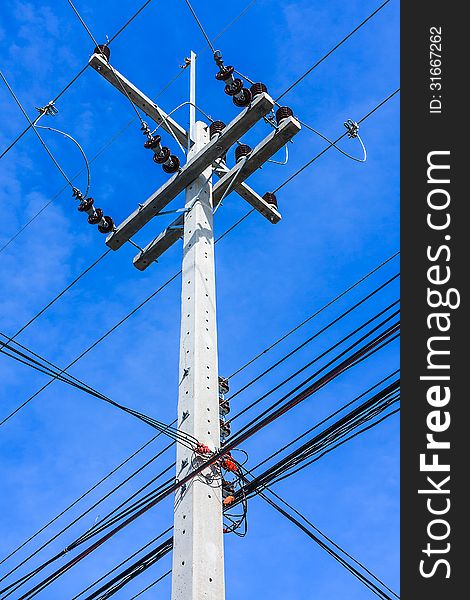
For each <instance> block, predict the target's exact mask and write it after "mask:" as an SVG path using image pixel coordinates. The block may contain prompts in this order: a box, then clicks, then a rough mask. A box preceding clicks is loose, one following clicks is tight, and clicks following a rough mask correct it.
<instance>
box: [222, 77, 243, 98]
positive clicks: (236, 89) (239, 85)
mask: <svg viewBox="0 0 470 600" xmlns="http://www.w3.org/2000/svg"><path fill="white" fill-rule="evenodd" d="M242 89H243V81H242V80H241V79H234V80H233V82H232V83H228V84H227V85H226V86H225V89H224V92H225V93H226V94H227V96H236V95H237V94H239V93H240V92H241V91H242Z"/></svg>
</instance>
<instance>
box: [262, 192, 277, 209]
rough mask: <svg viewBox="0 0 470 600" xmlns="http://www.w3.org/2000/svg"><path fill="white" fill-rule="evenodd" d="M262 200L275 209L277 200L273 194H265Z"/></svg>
mask: <svg viewBox="0 0 470 600" xmlns="http://www.w3.org/2000/svg"><path fill="white" fill-rule="evenodd" d="M263 200H265V201H266V202H267V203H268V204H271V206H274V208H277V199H276V195H275V194H274V193H273V192H266V194H264V196H263Z"/></svg>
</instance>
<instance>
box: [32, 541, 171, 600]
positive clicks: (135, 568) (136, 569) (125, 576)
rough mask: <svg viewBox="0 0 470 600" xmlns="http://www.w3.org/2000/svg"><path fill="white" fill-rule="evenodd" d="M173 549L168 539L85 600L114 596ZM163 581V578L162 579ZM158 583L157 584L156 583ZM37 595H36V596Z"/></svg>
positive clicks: (99, 599) (97, 599) (101, 599)
mask: <svg viewBox="0 0 470 600" xmlns="http://www.w3.org/2000/svg"><path fill="white" fill-rule="evenodd" d="M172 548H173V538H171V537H170V538H168V539H166V540H165V541H164V542H162V543H161V544H160V545H159V546H158V547H157V548H155V549H154V550H152V551H151V552H149V553H148V554H146V555H145V556H143V557H142V558H141V559H139V560H138V561H137V562H135V563H134V564H133V565H131V566H130V567H128V568H127V569H125V570H124V571H123V572H122V573H119V575H116V576H115V577H114V578H113V579H111V581H110V582H108V583H107V584H105V585H103V586H102V587H100V588H99V589H98V590H96V591H95V592H93V593H92V594H90V595H89V596H87V597H86V598H85V600H105V599H106V598H110V597H111V596H114V594H115V593H116V592H118V591H119V590H120V589H122V588H123V587H124V586H125V585H127V584H128V583H129V582H130V581H132V580H133V579H135V578H136V577H138V576H139V575H141V574H142V573H143V572H144V571H146V570H147V569H148V568H150V567H151V566H153V565H154V564H155V563H156V562H158V561H159V560H161V559H162V558H163V557H164V556H166V555H167V554H168V553H169V552H170V551H171V549H172ZM161 579H163V577H162V578H161ZM155 583H156V582H155ZM34 595H36V594H34ZM32 597H33V596H24V598H32Z"/></svg>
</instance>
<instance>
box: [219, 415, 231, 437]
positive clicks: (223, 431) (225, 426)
mask: <svg viewBox="0 0 470 600" xmlns="http://www.w3.org/2000/svg"><path fill="white" fill-rule="evenodd" d="M231 431H232V428H231V426H230V423H229V422H228V421H222V419H221V420H220V435H222V436H223V437H228V436H229V435H230V433H231Z"/></svg>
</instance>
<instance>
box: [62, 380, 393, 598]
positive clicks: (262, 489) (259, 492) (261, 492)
mask: <svg viewBox="0 0 470 600" xmlns="http://www.w3.org/2000/svg"><path fill="white" fill-rule="evenodd" d="M380 384H381V382H378V383H377V384H376V385H375V386H373V387H372V388H370V389H373V388H374V387H377V386H378V385H380ZM395 388H396V385H395ZM391 389H392V388H391ZM369 391H370V390H368V391H366V392H364V393H363V394H361V396H364V395H366V394H367V393H368V392H369ZM382 395H383V393H382ZM361 396H359V397H361ZM356 400H357V399H355V400H353V401H351V402H350V403H348V404H347V405H346V406H349V405H350V404H351V403H352V402H355V401H356ZM371 404H372V402H371V401H369V405H371ZM346 406H344V407H342V409H340V410H344V409H345V408H346ZM334 414H335V413H333V415H330V417H328V418H327V419H329V418H332V417H333V416H334ZM336 427H337V425H336ZM340 431H341V429H340ZM307 434H308V432H306V433H305V434H304V436H305V435H307ZM258 466H259V465H258ZM247 472H248V473H249V474H251V471H247ZM247 481H248V482H249V480H247ZM258 487H259V488H260V489H258ZM258 487H257V488H256V495H260V496H261V497H263V498H265V492H267V493H269V494H271V495H273V496H274V497H276V498H277V499H278V500H280V501H281V502H283V503H284V504H285V505H286V506H287V507H288V508H290V509H291V510H292V511H293V512H295V513H296V514H297V515H299V516H300V517H301V518H302V519H303V520H304V521H305V522H306V523H307V524H308V525H309V526H310V527H311V528H312V529H314V530H315V531H316V532H317V533H319V534H320V535H321V536H322V537H323V538H325V539H326V540H327V541H328V542H329V543H330V544H331V545H332V546H334V547H335V548H336V549H338V550H339V551H340V552H341V553H342V554H344V555H345V556H346V557H347V558H349V559H350V560H351V561H353V562H354V563H356V565H358V566H359V567H360V568H361V569H363V570H364V571H365V572H366V573H367V574H369V575H370V576H371V577H372V578H373V579H374V580H375V581H376V582H378V583H379V584H380V585H382V586H383V587H384V588H385V589H387V590H388V591H390V592H391V593H392V594H393V595H394V596H396V597H398V596H397V595H396V594H395V592H393V590H391V589H390V588H389V587H388V586H387V585H386V584H385V583H384V582H383V581H382V580H380V579H379V578H377V577H376V576H375V575H374V574H373V573H372V572H371V571H370V570H369V569H367V567H365V565H363V564H362V563H360V562H359V561H358V560H356V559H355V558H354V557H352V556H351V555H350V554H349V553H348V552H346V550H344V549H343V548H341V547H340V546H339V545H338V544H336V543H335V542H334V541H333V540H332V539H331V538H329V537H328V536H327V535H326V534H324V533H323V532H322V531H320V529H318V528H317V527H316V526H315V525H313V523H311V522H310V521H309V520H308V519H307V518H306V517H305V516H304V515H302V514H301V513H300V512H299V511H297V510H296V509H294V508H293V507H292V506H291V505H290V504H288V503H287V502H286V501H285V500H283V499H282V498H281V497H280V496H278V495H277V494H276V493H275V492H273V491H272V490H270V489H268V488H267V487H266V486H265V485H263V486H262V487H261V486H258ZM296 524H297V523H296ZM313 539H314V540H315V541H316V542H317V543H319V545H320V546H321V547H322V548H323V549H325V550H326V551H327V552H328V553H329V554H331V555H332V556H333V557H334V558H335V559H336V560H338V562H339V563H340V564H342V566H345V567H346V568H347V569H348V570H349V571H350V572H352V573H353V575H354V576H356V577H357V578H358V579H359V580H360V581H362V583H364V584H365V585H367V587H369V588H370V589H372V590H373V591H374V589H375V592H374V593H376V594H377V588H374V584H373V583H372V585H371V582H370V580H368V579H367V578H365V577H364V576H363V575H362V574H360V573H359V572H358V571H357V570H355V569H354V567H352V568H351V565H350V563H349V564H348V563H347V561H345V560H344V559H343V558H342V557H340V556H338V554H337V553H335V552H334V551H333V552H331V548H328V547H327V546H325V544H324V543H323V542H322V541H321V540H319V539H318V538H317V537H316V536H315V537H314V538H313ZM147 545H148V544H147ZM141 551H142V549H141V550H139V551H138V552H141ZM135 554H136V553H134V554H133V555H131V557H129V558H127V559H126V560H125V561H124V562H127V561H128V560H130V559H131V558H132V557H133V556H135ZM122 564H123V563H120V565H118V567H119V566H121V565H122ZM118 567H115V568H114V569H113V571H114V570H116V569H117V568H118ZM101 579H103V578H101ZM101 579H100V580H101ZM100 580H99V581H100ZM96 583H97V582H95V584H96ZM89 587H92V586H89ZM87 589H89V588H87ZM146 589H147V588H146ZM80 595H81V594H80ZM93 597H94V596H91V597H90V598H93ZM380 597H387V596H380ZM76 598H78V597H77V596H76V597H75V599H76ZM75 599H73V600H75Z"/></svg>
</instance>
